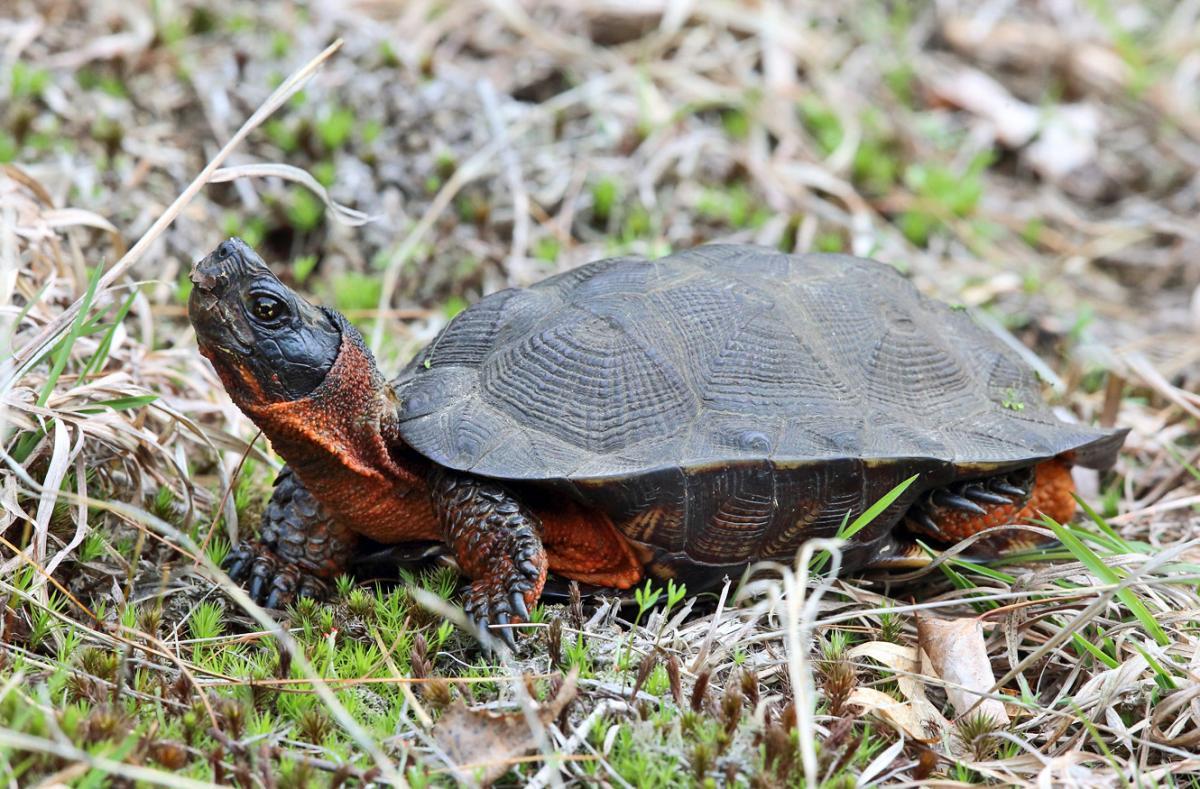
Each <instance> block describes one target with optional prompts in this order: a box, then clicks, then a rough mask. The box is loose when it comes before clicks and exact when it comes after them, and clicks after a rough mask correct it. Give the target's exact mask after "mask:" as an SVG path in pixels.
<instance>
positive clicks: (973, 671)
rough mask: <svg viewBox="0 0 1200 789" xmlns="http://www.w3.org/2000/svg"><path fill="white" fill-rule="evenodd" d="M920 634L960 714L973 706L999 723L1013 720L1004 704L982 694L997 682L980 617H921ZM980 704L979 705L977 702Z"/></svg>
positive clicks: (932, 662)
mask: <svg viewBox="0 0 1200 789" xmlns="http://www.w3.org/2000/svg"><path fill="white" fill-rule="evenodd" d="M917 637H918V639H919V640H920V644H921V649H922V650H924V652H925V654H926V656H928V658H929V662H930V664H931V665H932V666H933V670H934V671H935V672H937V675H938V676H939V677H941V678H942V679H943V680H945V681H946V683H947V685H946V695H947V696H948V697H949V699H950V703H951V704H952V705H953V706H954V711H955V712H956V713H957V714H958V715H960V716H961V715H963V714H965V713H966V712H967V710H970V709H972V708H974V709H975V711H976V712H978V713H979V714H981V715H988V716H990V717H991V718H992V720H993V721H995V722H996V724H997V725H999V726H1007V725H1008V723H1009V718H1008V712H1007V711H1006V710H1005V709H1004V704H1003V703H1002V702H1001V701H999V700H997V699H990V698H985V699H983V700H982V701H980V698H981V695H980V694H985V693H990V692H991V690H992V687H993V686H994V685H995V684H996V675H995V674H993V673H992V662H991V660H989V659H988V653H987V644H986V643H985V642H984V638H983V625H981V624H980V623H979V620H978V619H938V618H936V617H932V616H918V617H917ZM976 704H978V706H976Z"/></svg>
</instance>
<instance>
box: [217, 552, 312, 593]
mask: <svg viewBox="0 0 1200 789" xmlns="http://www.w3.org/2000/svg"><path fill="white" fill-rule="evenodd" d="M222 567H223V568H224V569H225V572H226V573H228V575H229V578H230V580H232V581H233V582H234V583H236V584H239V585H240V586H243V587H245V589H246V593H247V594H249V595H250V599H251V600H253V601H254V602H255V603H257V604H258V605H261V606H263V607H264V608H275V609H279V608H283V607H285V606H286V605H287V604H288V603H290V602H292V601H293V600H294V599H296V598H297V597H312V598H315V599H318V600H319V599H321V598H323V597H325V596H326V594H327V592H328V589H327V588H326V586H325V583H324V582H323V581H322V580H321V579H320V578H317V577H316V576H314V575H312V574H309V573H304V572H302V568H300V567H299V566H298V565H295V564H291V563H286V562H284V561H283V560H282V559H280V558H279V557H278V556H276V555H275V553H274V551H272V550H271V549H270V548H269V547H267V546H266V545H264V544H262V543H259V542H254V543H244V544H242V545H239V546H238V547H237V548H235V549H234V550H233V551H232V552H231V553H230V554H229V556H228V557H226V559H225V561H224V562H223V563H222Z"/></svg>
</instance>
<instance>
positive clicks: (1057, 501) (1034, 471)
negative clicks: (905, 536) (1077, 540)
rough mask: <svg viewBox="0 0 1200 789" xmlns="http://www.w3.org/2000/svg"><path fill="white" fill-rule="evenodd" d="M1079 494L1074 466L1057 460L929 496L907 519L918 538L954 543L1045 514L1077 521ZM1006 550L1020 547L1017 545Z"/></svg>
mask: <svg viewBox="0 0 1200 789" xmlns="http://www.w3.org/2000/svg"><path fill="white" fill-rule="evenodd" d="M1074 490H1075V485H1074V482H1073V481H1072V480H1071V467H1070V464H1069V463H1068V462H1066V461H1065V460H1062V459H1059V458H1055V459H1053V460H1047V461H1044V462H1042V463H1039V464H1038V465H1037V466H1031V467H1028V468H1024V469H1019V470H1016V471H1012V472H1009V473H1006V474H998V475H996V476H993V477H985V478H983V479H973V480H965V481H962V482H956V483H954V484H952V485H947V486H946V487H943V488H936V489H934V490H931V491H928V492H926V493H925V494H923V495H922V496H921V497H920V498H919V499H918V500H917V501H916V502H915V503H914V504H913V505H912V507H911V508H910V509H909V511H908V513H907V514H906V515H905V516H904V525H905V526H906V527H907V528H908V529H909V531H911V532H912V533H914V534H917V535H921V536H925V537H931V538H933V539H935V540H937V541H939V542H942V543H952V542H957V541H959V540H962V539H965V538H967V537H970V536H971V535H973V534H976V533H978V532H980V531H983V530H984V529H989V528H992V527H993V526H1002V525H1005V524H1009V523H1020V522H1022V521H1025V520H1029V519H1033V518H1037V517H1038V516H1039V515H1043V514H1045V515H1048V516H1050V517H1051V518H1053V519H1054V520H1056V521H1059V522H1060V523H1064V522H1067V521H1069V520H1070V519H1071V518H1072V517H1074V515H1075V499H1074V498H1073V497H1072V495H1071V494H1072V493H1073V492H1074ZM1004 547H1005V549H1015V548H1017V547H1019V546H1018V545H1017V544H1016V543H1013V544H1011V545H1006V546H1004ZM993 552H999V549H997V550H995V551H993Z"/></svg>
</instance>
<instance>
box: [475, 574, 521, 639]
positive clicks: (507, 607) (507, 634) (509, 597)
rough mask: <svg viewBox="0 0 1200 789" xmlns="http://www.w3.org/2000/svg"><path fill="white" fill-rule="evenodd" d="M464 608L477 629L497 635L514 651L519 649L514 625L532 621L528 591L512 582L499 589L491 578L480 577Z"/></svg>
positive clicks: (493, 635) (495, 636) (496, 636)
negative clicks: (527, 599)
mask: <svg viewBox="0 0 1200 789" xmlns="http://www.w3.org/2000/svg"><path fill="white" fill-rule="evenodd" d="M510 589H512V591H509V590H510ZM463 612H464V613H465V614H466V615H467V620H468V621H469V622H470V623H471V625H472V626H474V627H475V628H476V629H477V630H479V631H480V632H486V633H487V634H488V635H490V636H492V637H493V638H498V639H499V640H500V641H503V642H504V644H505V645H506V646H507V647H508V648H509V649H510V650H513V651H516V649H517V639H516V628H515V627H511V625H516V624H520V623H522V622H528V621H529V606H528V603H526V601H525V593H524V592H523V591H521V590H519V589H513V585H509V584H506V585H502V586H501V588H499V589H497V584H496V583H495V581H494V580H491V579H480V580H478V581H475V582H474V583H473V584H471V589H470V591H469V592H468V593H467V600H466V602H465V603H464V604H463ZM493 625H495V627H494V628H493Z"/></svg>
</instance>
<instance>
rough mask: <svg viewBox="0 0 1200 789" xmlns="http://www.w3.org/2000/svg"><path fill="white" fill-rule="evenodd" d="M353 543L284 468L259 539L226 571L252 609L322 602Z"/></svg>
mask: <svg viewBox="0 0 1200 789" xmlns="http://www.w3.org/2000/svg"><path fill="white" fill-rule="evenodd" d="M357 540H358V538H357V536H356V535H355V534H354V533H353V532H350V531H348V530H347V529H345V528H343V527H341V526H340V525H338V523H337V522H336V521H334V520H333V518H331V517H330V516H329V514H328V513H327V512H326V511H325V509H324V508H323V507H322V506H321V505H320V503H319V502H318V501H317V500H316V499H315V498H313V495H312V494H311V493H309V492H308V490H307V489H306V488H305V487H304V483H302V482H301V481H300V479H299V478H298V477H297V476H296V475H295V474H294V473H292V470H291V469H290V468H288V467H286V466H285V467H284V469H283V471H281V472H280V473H279V476H278V477H277V478H276V480H275V492H274V493H272V494H271V501H270V503H269V504H268V505H267V511H266V512H265V513H264V514H263V519H262V529H261V535H260V537H259V539H257V540H251V541H249V542H244V543H242V544H241V545H239V546H238V547H236V548H234V549H233V550H232V551H231V552H230V554H229V556H228V557H227V558H226V559H225V562H224V567H225V570H226V572H228V573H229V577H230V578H231V579H233V581H234V582H235V583H240V584H244V585H245V586H246V589H247V591H248V592H249V593H250V597H252V598H253V599H254V601H255V602H256V603H258V604H259V605H265V606H266V607H267V608H281V607H283V606H284V605H287V604H288V603H289V602H291V601H292V600H293V599H294V598H295V597H297V596H299V597H313V598H317V599H320V598H322V597H325V596H326V594H327V593H328V591H329V587H328V584H327V582H328V581H330V580H332V579H333V578H336V577H337V576H338V575H339V574H340V573H342V572H345V570H346V568H347V567H348V566H349V561H350V555H351V552H352V551H353V549H354V545H355V543H356V542H357Z"/></svg>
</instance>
